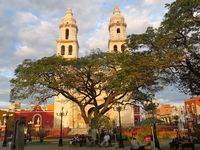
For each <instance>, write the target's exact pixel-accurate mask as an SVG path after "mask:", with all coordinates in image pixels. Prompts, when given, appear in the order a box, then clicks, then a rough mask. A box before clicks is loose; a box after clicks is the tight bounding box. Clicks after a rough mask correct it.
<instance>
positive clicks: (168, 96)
mask: <svg viewBox="0 0 200 150" xmlns="http://www.w3.org/2000/svg"><path fill="white" fill-rule="evenodd" d="M189 97H190V96H189V95H186V94H184V93H181V92H180V91H179V90H178V89H177V88H176V87H175V85H171V86H167V87H165V88H164V89H163V90H162V91H160V92H158V93H157V94H156V98H157V99H159V100H160V101H161V103H179V104H180V103H183V101H184V100H186V99H188V98H189Z"/></svg>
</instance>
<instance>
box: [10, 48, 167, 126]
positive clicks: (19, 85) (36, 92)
mask: <svg viewBox="0 0 200 150" xmlns="http://www.w3.org/2000/svg"><path fill="white" fill-rule="evenodd" d="M162 67H163V64H162V63H159V62H158V60H157V59H154V57H153V55H152V54H151V53H149V52H142V53H141V52H139V53H135V54H132V55H130V54H128V53H120V54H118V53H116V54H109V53H101V52H99V53H93V54H91V55H89V56H85V57H81V58H78V59H74V60H66V59H64V58H62V57H55V56H52V57H45V58H42V59H40V60H35V61H33V60H24V61H23V62H22V64H20V65H18V67H17V68H16V70H15V75H16V78H13V79H12V80H11V86H12V90H11V99H13V100H18V99H27V98H31V99H33V100H35V101H38V102H44V101H45V100H47V99H49V98H50V97H53V96H57V95H59V94H62V95H63V96H64V97H65V98H66V99H68V100H70V101H73V102H74V103H76V104H77V106H78V107H79V108H80V110H81V115H82V117H83V119H84V121H85V123H86V124H90V123H91V118H92V117H94V116H96V115H104V114H105V113H106V112H108V111H109V110H110V109H111V108H112V106H113V105H114V104H115V103H116V102H118V101H126V102H128V101H129V100H130V99H140V98H139V97H141V95H145V92H149V93H154V92H156V91H157V90H159V89H160V85H159V80H160V72H161V70H160V68H162ZM144 91H145V92H144ZM145 96H146V97H148V95H145ZM146 97H145V98H146ZM88 107H89V108H90V109H89V110H88Z"/></svg>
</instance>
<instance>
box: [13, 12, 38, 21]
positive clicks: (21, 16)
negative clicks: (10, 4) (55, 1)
mask: <svg viewBox="0 0 200 150" xmlns="http://www.w3.org/2000/svg"><path fill="white" fill-rule="evenodd" d="M16 18H17V20H16V21H18V23H34V22H36V21H38V17H37V16H35V15H34V14H32V13H30V12H25V13H24V12H17V13H16Z"/></svg>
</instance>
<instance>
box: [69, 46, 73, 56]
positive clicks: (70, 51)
mask: <svg viewBox="0 0 200 150" xmlns="http://www.w3.org/2000/svg"><path fill="white" fill-rule="evenodd" d="M72 51H73V48H72V45H69V50H68V55H72Z"/></svg>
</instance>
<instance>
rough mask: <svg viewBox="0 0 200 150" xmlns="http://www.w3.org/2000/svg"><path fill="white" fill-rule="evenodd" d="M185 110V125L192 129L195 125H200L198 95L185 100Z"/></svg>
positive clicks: (199, 98)
mask: <svg viewBox="0 0 200 150" xmlns="http://www.w3.org/2000/svg"><path fill="white" fill-rule="evenodd" d="M184 103H185V111H186V113H187V114H186V119H187V126H188V128H190V129H191V130H194V129H195V127H197V125H200V97H195V98H191V99H187V100H185V102H184Z"/></svg>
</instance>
